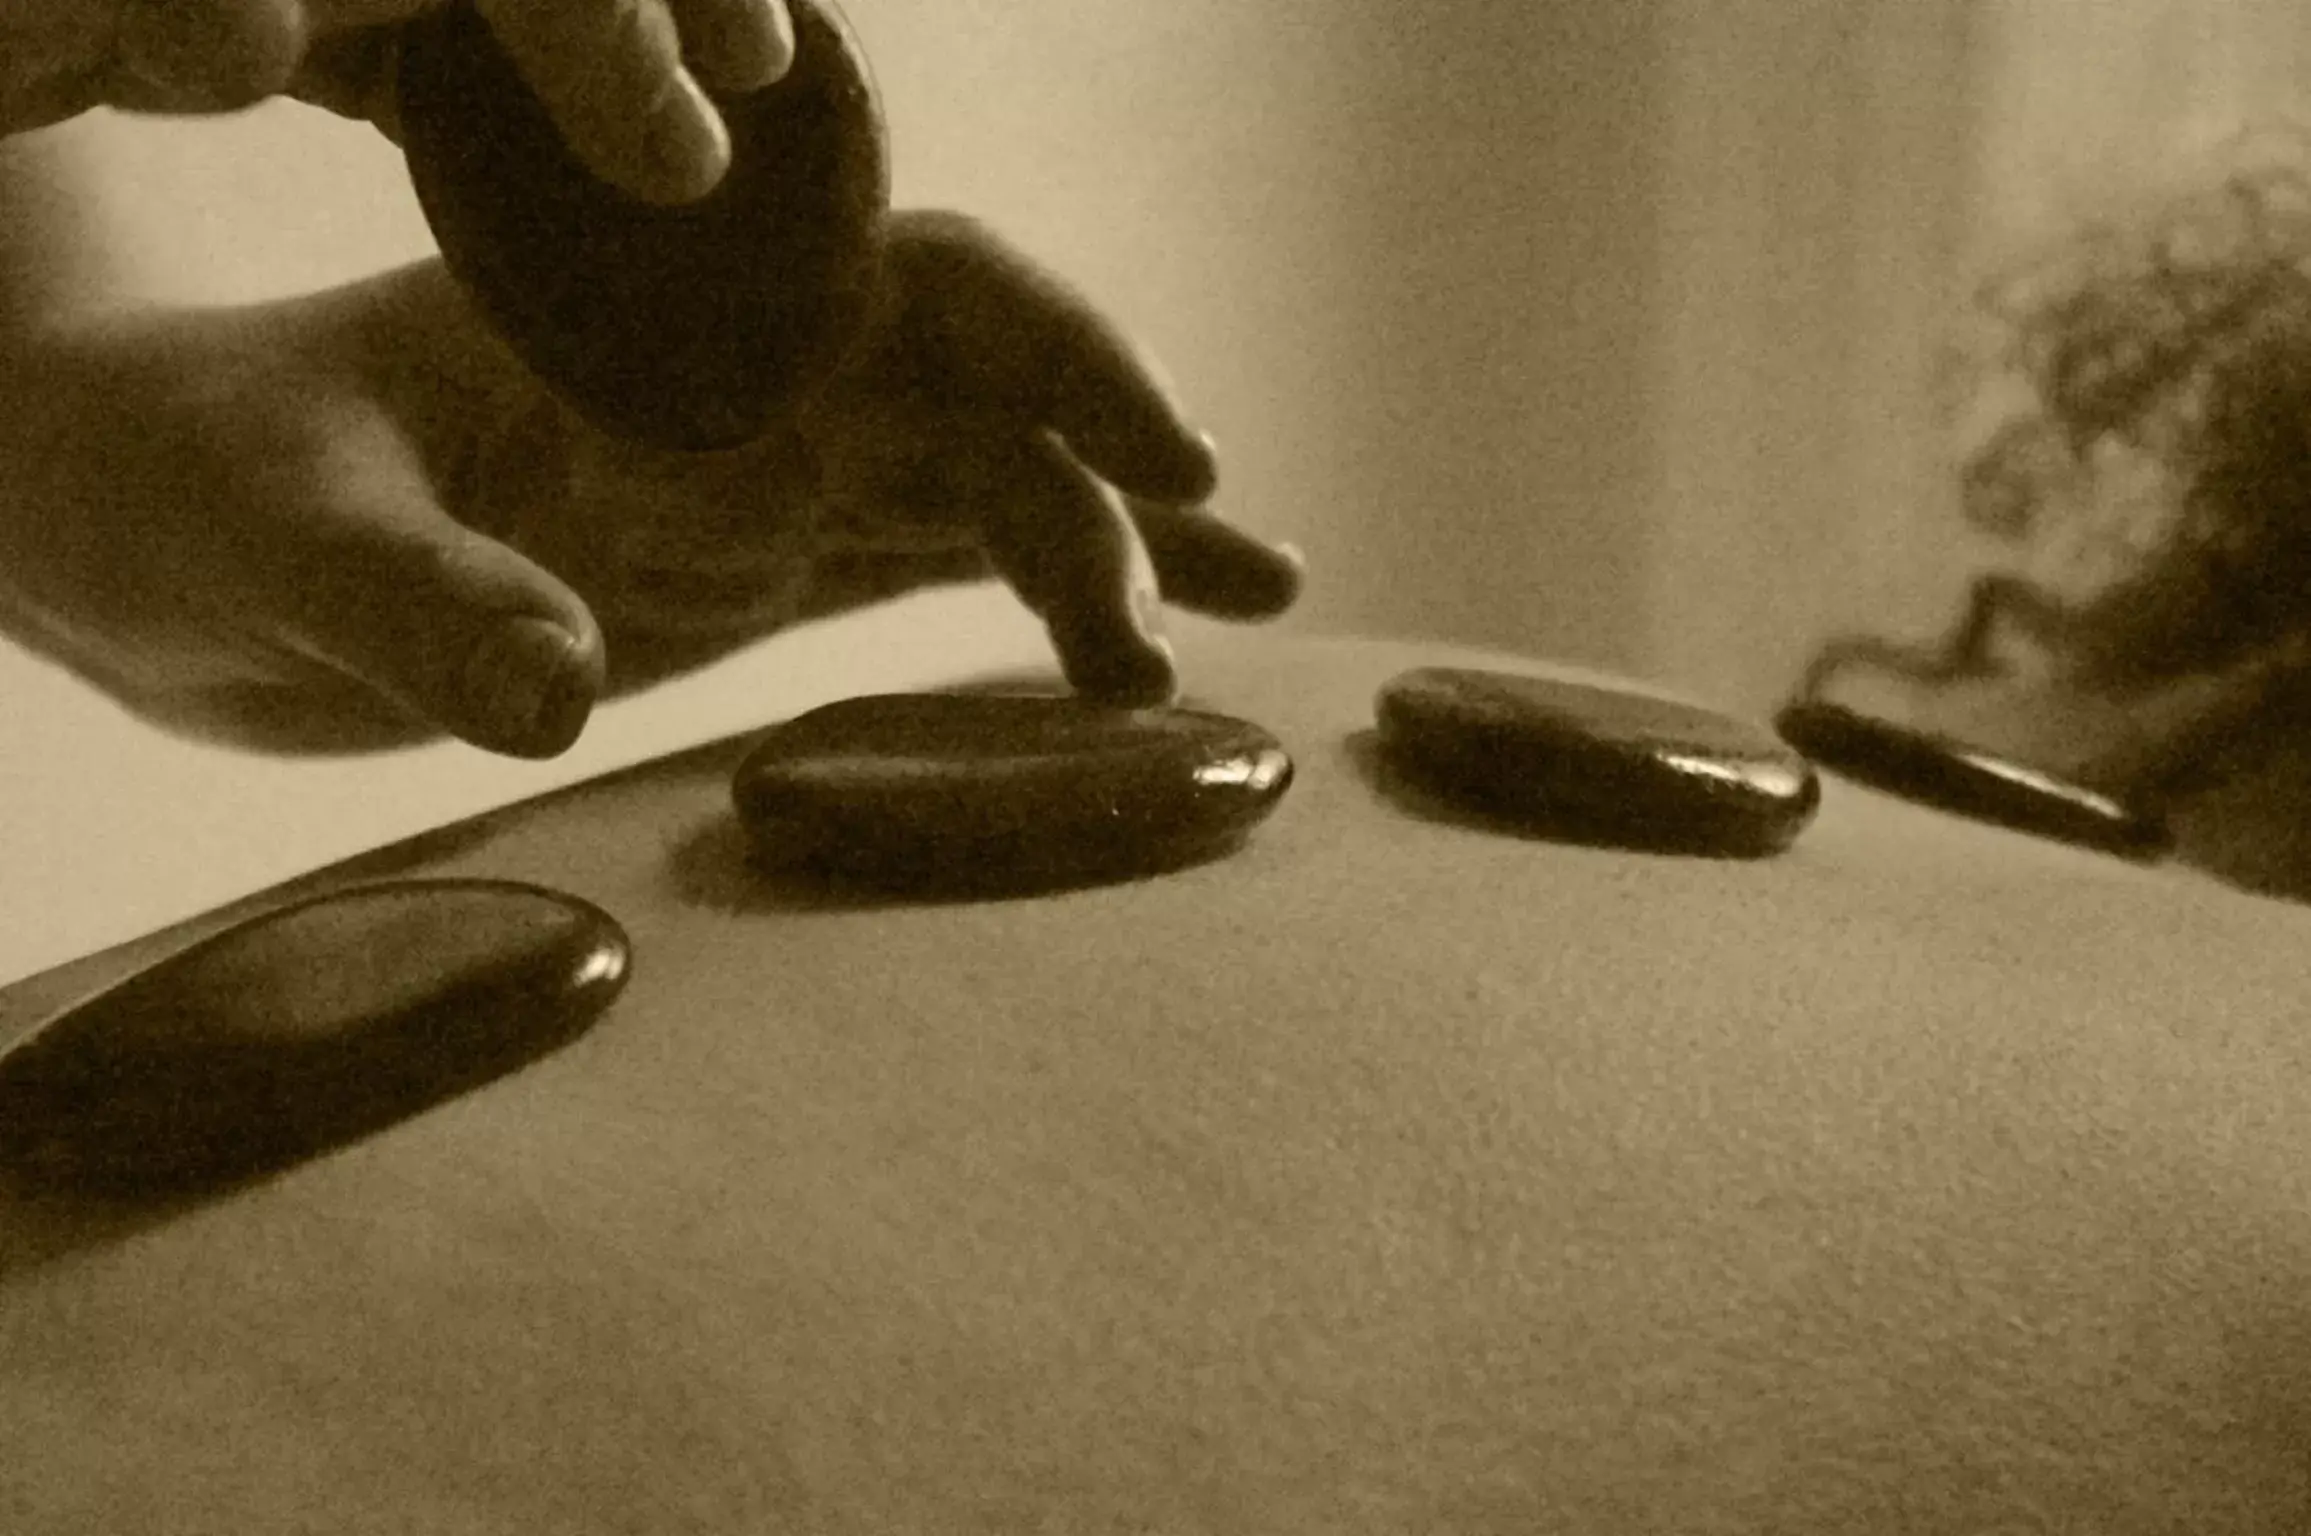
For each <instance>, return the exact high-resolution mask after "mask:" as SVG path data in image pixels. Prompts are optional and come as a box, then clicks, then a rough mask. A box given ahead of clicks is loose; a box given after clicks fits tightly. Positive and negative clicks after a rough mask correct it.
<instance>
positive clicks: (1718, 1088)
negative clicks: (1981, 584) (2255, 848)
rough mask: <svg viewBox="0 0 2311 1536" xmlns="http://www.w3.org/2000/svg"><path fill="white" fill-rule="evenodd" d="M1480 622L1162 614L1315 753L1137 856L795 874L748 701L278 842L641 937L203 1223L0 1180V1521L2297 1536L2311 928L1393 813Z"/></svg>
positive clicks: (467, 1528) (2119, 893)
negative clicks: (874, 888) (630, 952)
mask: <svg viewBox="0 0 2311 1536" xmlns="http://www.w3.org/2000/svg"><path fill="white" fill-rule="evenodd" d="M1488 659H1496V660H1497V658H1486V657H1482V656H1472V655H1471V654H1470V653H1466V652H1460V651H1455V650H1453V649H1450V648H1447V647H1441V646H1410V645H1398V644H1387V643H1350V642H1323V641H1308V640H1288V639H1282V638H1278V637H1275V636H1272V635H1262V634H1256V633H1253V634H1238V635H1226V636H1199V637H1198V638H1197V641H1196V643H1195V644H1194V645H1192V646H1183V660H1184V661H1185V663H1186V665H1187V667H1188V669H1189V677H1190V679H1191V693H1192V695H1193V698H1194V701H1195V702H1199V703H1202V704H1205V705H1208V706H1210V707H1214V708H1218V709H1223V710H1227V711H1231V712H1234V713H1238V714H1242V715H1244V716H1246V717H1248V718H1251V719H1254V720H1257V721H1260V722H1262V723H1263V724H1266V725H1268V726H1269V727H1270V728H1272V729H1274V730H1275V731H1276V732H1277V733H1278V734H1279V735H1280V736H1281V737H1282V738H1283V739H1284V741H1285V743H1286V744H1287V746H1289V747H1290V748H1291V749H1292V750H1293V751H1294V752H1295V754H1296V756H1297V757H1298V760H1299V763H1300V776H1299V781H1298V783H1297V785H1296V787H1295V789H1294V790H1293V792H1292V794H1291V795H1290V796H1289V797H1288V798H1287V800H1286V801H1285V803H1284V805H1283V807H1282V809H1281V810H1280V811H1279V812H1278V813H1277V815H1276V817H1275V819H1274V820H1273V821H1272V822H1271V823H1270V824H1269V825H1268V826H1267V827H1266V828H1265V829H1264V831H1263V832H1262V833H1261V835H1260V836H1259V837H1258V838H1257V839H1256V840H1255V841H1254V842H1253V843H1252V844H1251V845H1250V847H1249V848H1248V849H1246V850H1245V851H1244V852H1242V853H1241V854H1239V855H1238V856H1236V857H1234V858H1232V859H1229V860H1227V861H1225V862H1222V863H1219V864H1215V865H1210V866H1207V867H1204V868H1201V869H1197V870H1193V871H1189V872H1187V873H1184V874H1179V875H1174V876H1171V877H1167V878H1165V879H1161V880H1157V881H1151V882H1147V883H1144V884H1138V885H1131V886H1122V887H1113V888H1108V889H1103V890H1095V891H1088V892H1080V893H1075V894H1070V895H1066V896H1061V897H1055V898H1048V899H1041V900H1028V901H1013V902H1003V903H992V904H959V905H941V906H923V907H910V906H904V905H889V906H865V907H853V906H844V905H841V904H830V903H825V902H817V901H813V900H810V899H807V898H804V897H799V896H796V895H794V894H792V893H778V892H773V891H769V890H766V889H765V888H763V887H762V886H761V885H760V884H759V883H758V882H756V881H755V880H753V879H752V878H751V877H750V876H749V875H748V874H747V873H746V872H745V870H744V868H743V866H742V864H741V863H740V861H739V850H740V847H741V840H740V838H739V837H738V834H737V832H736V830H735V828H734V827H733V826H732V824H731V822H730V820H729V815H728V809H727V807H728V802H727V798H726V779H727V775H728V771H729V769H730V767H731V766H732V765H734V764H735V762H736V761H737V759H738V757H739V756H740V755H742V753H743V751H744V748H745V746H746V739H745V738H739V739H736V740H733V741H731V742H728V743H724V744H720V745H717V746H711V747H708V748H704V749H700V750H699V751H696V752H693V753H688V754H684V755H682V756H678V757H675V758H672V759H669V760H666V761H663V762H658V763H653V764H650V765H646V766H643V767H640V768H637V769H635V770H632V771H630V772H628V773H625V774H622V775H619V776H616V777H613V778H611V779H608V780H604V781H600V782H596V783H593V784H589V785H585V786H581V787H579V788H576V789H573V790H570V791H567V792H564V793H561V794H558V795H555V796H553V797H551V798H548V799H546V800H543V801H539V802H533V803H529V804H525V805H522V806H517V807H514V808H511V809H509V810H507V811H504V812H501V813H498V814H497V815H495V816H493V817H490V818H487V819H485V820H484V821H482V822H480V823H478V824H475V825H472V826H468V827H463V828H455V829H449V830H446V831H444V832H443V833H442V834H440V835H438V836H437V837H435V838H433V839H432V840H430V841H429V842H425V843H421V844H420V845H418V846H416V847H414V848H410V849H407V850H404V851H403V852H402V853H400V854H398V855H388V856H381V857H377V858H372V859H369V860H366V861H363V862H362V863H361V864H360V865H359V866H358V867H356V868H353V869H351V870H338V871H334V872H327V873H325V874H324V875H323V876H321V877H319V878H317V879H316V880H314V881H311V882H307V883H306V886H305V888H306V889H316V888H321V887H324V886H326V885H328V884H330V883H332V882H340V881H346V880H350V879H353V878H374V877H377V876H381V875H387V874H442V873H457V874H473V875H487V876H494V877H503V878H511V879H521V880H534V881H539V882H542V883H544V884H548V885H552V886H556V887H559V888H562V889H565V890H568V891H570V892H572V893H574V894H576V895H580V896H583V897H586V898H588V899H590V900H592V901H595V902H598V903H600V904H601V905H602V906H604V907H606V908H607V909H609V910H610V911H611V912H613V913H615V914H616V915H617V916H618V917H619V918H620V919H621V920H622V921H623V922H624V923H625V924H626V925H627V927H628V928H629V930H630V931H631V933H632V935H633V939H634V942H635V946H636V952H637V963H636V970H635V976H634V979H633V982H632V984H631V986H630V988H629V990H628V992H627V994H626V995H625V997H624V998H623V999H622V1000H621V1001H620V1003H619V1004H618V1005H617V1007H616V1008H615V1009H614V1010H613V1011H612V1013H611V1014H610V1015H609V1016H608V1017H607V1018H605V1020H604V1021H603V1022H602V1024H601V1025H600V1026H599V1027H598V1028H597V1029H596V1030H595V1031H594V1032H593V1033H592V1034H590V1035H589V1036H587V1037H585V1038H584V1039H582V1040H580V1041H578V1042H577V1043H576V1044H575V1045H573V1046H572V1047H570V1048H568V1049H567V1050H565V1051H563V1052H562V1053H561V1054H559V1055H557V1056H555V1057H553V1058H551V1059H549V1060H547V1061H545V1062H544V1063H542V1064H541V1065H539V1066H537V1067H535V1068H533V1069H531V1070H529V1071H527V1072H525V1073H523V1074H521V1075H519V1076H516V1077H514V1078H511V1079H507V1080H504V1081H501V1082H499V1083H497V1084H495V1085H493V1086H491V1087H489V1088H487V1089H485V1090H483V1091H481V1092H479V1093H476V1094H474V1095H473V1096H471V1097H469V1098H466V1099H462V1100H459V1101H457V1102H455V1103H452V1104H450V1105H448V1106H447V1107H444V1108H442V1109H439V1110H437V1111H435V1112H433V1113H431V1114H428V1115H426V1116H424V1117H422V1118H420V1119H418V1120H415V1121H411V1122H408V1123H405V1124H403V1125H401V1126H399V1127H397V1128H396V1129H394V1130H392V1131H389V1132H387V1133H385V1134H382V1135H380V1136H378V1137H376V1138H374V1139H373V1140H370V1141H367V1142H364V1143H362V1144H360V1145H357V1146H354V1147H352V1148H349V1149H346V1150H344V1151H342V1152H340V1153H337V1154H335V1155H332V1156H330V1157H327V1158H325V1159H322V1160H320V1161H318V1162H316V1163H313V1164H310V1165H307V1166H305V1167H302V1168H300V1169H297V1170H295V1171H293V1172H291V1173H289V1174H287V1175H285V1176H283V1177H281V1178H279V1179H277V1180H275V1181H273V1182H271V1183H268V1184H265V1185H262V1186H260V1187H256V1188H253V1189H249V1190H246V1191H243V1192H240V1193H238V1194H235V1195H233V1196H230V1197H227V1198H224V1199H221V1200H218V1201H215V1202H213V1203H210V1204H207V1205H205V1206H201V1207H198V1208H194V1209H189V1210H184V1211H178V1212H172V1213H169V1214H167V1215H165V1216H159V1217H152V1216H138V1215H135V1214H132V1213H124V1212H120V1211H105V1210H98V1209H93V1208H75V1207H72V1206H69V1205H66V1204H47V1205H43V1204H38V1203H33V1202H29V1201H27V1200H25V1199H24V1198H22V1197H21V1196H12V1195H9V1194H7V1193H5V1192H0V1530H4V1531H8V1532H10V1533H20V1536H62V1533H68V1532H69V1533H81V1532H87V1533H102V1536H134V1533H141V1532H211V1531H215V1532H227V1531H229V1532H234V1533H247V1536H270V1533H275V1532H281V1533H286V1532H303V1531H311V1530H328V1531H332V1532H344V1533H360V1532H396V1533H400V1532H416V1531H424V1532H431V1533H460V1536H462V1533H481V1532H490V1533H502V1532H517V1531H520V1532H527V1531H552V1532H557V1533H561V1532H567V1533H596V1532H599V1533H610V1532H621V1533H622V1532H644V1531H648V1532H661V1531H664V1532H714V1533H732V1536H738V1533H748V1536H752V1533H757V1532H797V1533H801V1532H827V1533H837V1532H840V1533H851V1532H860V1533H864V1532H878V1533H915V1532H923V1533H930V1532H939V1533H971V1532H1035V1533H1044V1532H1052V1533H1059V1532H1065V1533H1070V1536H1078V1533H1080V1536H1093V1533H1123V1532H1134V1533H1152V1532H1161V1533H1181V1536H1186V1533H1198V1536H1202V1533H1213V1536H1218V1533H1230V1536H1234V1533H1244V1536H1254V1533H1258V1536H1300V1533H1308V1536H1314V1533H1319V1532H1321V1533H1366V1532H1370V1533H1381V1532H1387V1533H1392V1536H1394V1533H1405V1532H1444V1533H1494V1532H1498V1533H1503V1536H1506V1533H1511V1532H1514V1533H1518V1536H1525V1533H1533V1532H1560V1531H1561V1532H1580V1533H1593V1536H1614V1533H1637V1532H1643V1533H1653V1532H1663V1533H1670V1532H1674V1533H1696V1536H1698V1533H1704V1532H1706V1533H1711V1536H1720V1533H1756V1536H1767V1533H1775V1536H1792V1533H1812V1532H1824V1533H1826V1532H1840V1533H1852V1532H1859V1531H1870V1532H1889V1533H1892V1532H1920V1533H1949V1536H1987V1533H2007V1532H2012V1533H2020V1532H2040V1531H2044V1532H2093V1533H2096V1536H2133V1533H2146V1536H2147V1533H2153V1532H2156V1533H2162V1536H2164V1533H2172V1532H2184V1531H2189V1532H2209V1533H2211V1532H2224V1533H2242V1536H2254V1533H2264V1532H2269V1533H2278V1532H2291V1533H2292V1532H2299V1531H2301V1530H2303V1529H2305V1528H2307V1527H2311V1123H2307V1117H2306V1115H2305V1114H2304V1112H2303V1111H2304V1108H2305V1105H2306V1104H2307V1103H2311V1028H2307V1027H2306V1020H2305V1014H2306V1011H2307V1010H2306V1003H2305V999H2306V996H2307V995H2311V986H2307V984H2311V911H2306V910H2305V909H2303V908H2301V907H2298V906H2293V905H2288V904H2284V903H2280V902H2276V901H2271V900H2267V899H2262V898H2257V897H2252V896H2247V895H2244V894H2241V893H2238V892H2235V891H2231V890H2228V889H2226V888H2224V887H2221V886H2219V885H2217V884H2215V883H2213V882H2212V881H2210V880H2208V879H2206V878H2205V877H2203V876H2199V875H2195V874H2192V873H2189V872H2186V871H2181V870H2172V869H2156V868H2140V867H2136V866H2132V865H2129V864H2126V863H2122V862H2119V861H2116V860H2111V859H2106V858H2103V857H2100V856H2097V855H2094V854H2091V853H2086V852H2082V851H2078V850H2074V849H2069V848H2065V847H2061V846H2058V845H2055V844H2051V843H2045V842H2040V841H2036V840H2033V839H2030V838H2028V837H2024V836H2021V835H2019V834H2014V833H2008V832H2004V831H1999V830H1995V829H1991V828H1987V827H1982V826H1977V825H1974V824H1971V823H1966V822H1961V821H1956V820H1952V819H1948V818H1945V817H1941V816H1938V815H1935V814H1933V813H1930V812H1927V811H1924V810H1921V809H1918V808H1915V807H1911V806H1907V805H1904V804H1901V803H1898V802H1895V801H1891V800H1887V799H1884V798H1882V797H1880V796H1877V795H1874V794H1870V793H1867V792H1864V791H1861V790H1859V789H1856V788H1853V787H1851V786H1849V785H1846V784H1844V783H1842V782H1838V781H1834V780H1833V781H1831V782H1830V783H1829V784H1828V785H1826V787H1825V798H1824V804H1823V809H1822V811H1821V815H1820V818H1819V821H1818V822H1817V824H1816V825H1815V826H1814V828H1813V829H1812V830H1811V831H1810V832H1809V833H1808V834H1807V835H1806V836H1805V837H1804V838H1802V839H1801V840H1800V841H1799V843H1798V844H1797V846H1796V847H1795V848H1794V849H1792V850H1791V851H1790V852H1789V853H1787V854H1785V855H1783V856H1781V857H1779V858H1775V859H1770V860H1765V861H1760V862H1719V861H1710V860H1688V859H1681V858H1675V857H1667V856H1661V855H1638V854H1628V853H1622V852H1618V851H1615V850H1612V849H1606V848H1589V847H1578V846H1569V845H1560V844H1554V843H1548V842H1542V841H1537V840H1531V839H1524V838H1517V837H1512V836H1505V835H1501V834H1498V833H1496V832H1494V831H1491V830H1487V829H1483V828H1479V827H1473V826H1469V825H1465V824H1461V823H1458V822H1456V821H1454V820H1453V819H1451V818H1449V817H1439V816H1436V815H1433V814H1430V813H1428V812H1426V811H1424V810H1423V809H1421V808H1419V807H1417V806H1413V805H1408V804H1407V803H1405V802H1403V801H1401V800H1400V799H1399V798H1398V797H1397V796H1396V795H1395V794H1394V793H1393V792H1392V791H1391V790H1390V789H1389V787H1388V786H1387V784H1386V783H1385V782H1384V781H1383V779H1382V778H1381V777H1379V776H1377V775H1376V774H1375V773H1374V772H1373V769H1372V765H1371V762H1370V757H1369V737H1368V735H1367V734H1366V733H1367V730H1368V727H1369V725H1370V722H1371V709H1372V699H1373V694H1374V692H1375V691H1376V690H1377V689H1378V687H1379V686H1380V684H1381V683H1382V682H1383V681H1385V680H1386V679H1387V678H1388V677H1389V676H1391V675H1393V674H1394V673H1395V672H1396V671H1399V670H1402V669H1403V668H1405V667H1408V666H1413V665H1422V664H1460V663H1469V662H1475V663H1478V664H1481V663H1483V662H1484V661H1486V660H1488ZM1526 665H1531V666H1534V667H1535V669H1536V670H1538V669H1539V668H1538V665H1537V664H1526ZM764 723H765V724H768V723H769V722H768V721H765V722H764ZM274 899H279V898H278V897H276V898H274ZM229 915H231V914H219V915H218V916H217V917H216V918H214V919H212V920H210V922H209V923H208V924H207V925H205V926H214V924H215V923H216V922H219V921H222V920H224V918H225V917H226V916H229ZM203 927H204V925H202V924H195V925H192V926H190V927H188V928H186V929H183V930H181V931H179V932H176V933H173V934H170V935H163V936H159V937H157V938H156V939H155V940H153V941H151V942H148V943H146V944H143V945H139V946H132V947H131V948H130V949H129V950H127V951H123V952H114V953H110V954H107V955H103V956H97V957H94V958H93V959H91V960H89V961H87V962H83V963H81V964H78V965H76V966H72V967H67V968H66V969H65V970H64V971H61V972H55V973H50V974H47V975H44V976H42V977H36V978H33V979H32V980H31V981H29V982H27V983H24V984H22V985H20V986H18V987H16V988H12V989H9V990H8V991H7V992H5V993H0V1029H5V1028H6V1027H7V1026H6V1020H7V1019H8V1018H9V1017H11V1016H13V1017H15V1018H16V1019H18V1020H19V1021H21V1020H22V1019H24V1018H25V1017H28V1016H29V1015H30V1014H31V1013H32V1012H34V1011H37V1010H41V1009H45V1008H47V1007H50V1006H53V1005H55V1004H57V1003H59V1002H62V1001H66V1000H69V999H70V998H71V997H72V996H75V995H77V994H79V993H82V992H85V991H87V990H88V989H90V988H91V987H93V986H95V985H98V984H101V982H102V981H104V980H105V979H106V978H107V977H108V976H109V975H112V974H117V973H118V972H119V971H120V970H121V969H122V968H123V967H125V966H127V965H129V964H131V963H134V962H136V961H139V960H142V959H146V958H150V957H151V956H152V955H154V954H157V953H159V952H161V951H163V950H165V949H166V948H168V947H170V946H171V945H173V944H175V943H181V942H184V941H185V940H186V939H188V938H190V937H191V936H193V935H194V934H196V933H198V932H200V931H202V929H203Z"/></svg>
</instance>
